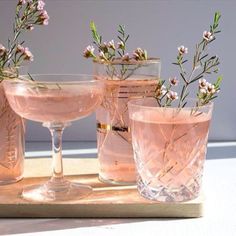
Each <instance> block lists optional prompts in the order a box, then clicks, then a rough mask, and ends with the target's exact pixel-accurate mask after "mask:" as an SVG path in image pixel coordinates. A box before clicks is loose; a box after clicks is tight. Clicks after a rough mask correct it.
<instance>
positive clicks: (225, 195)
mask: <svg viewBox="0 0 236 236" xmlns="http://www.w3.org/2000/svg"><path fill="white" fill-rule="evenodd" d="M34 145H36V144H30V145H28V151H32V150H33V149H34ZM92 145H94V144H92ZM67 146H68V147H70V148H71V150H77V149H75V148H74V147H73V145H72V146H71V144H67ZM80 146H81V145H80ZM82 146H83V147H85V148H86V150H88V149H87V148H88V147H87V146H89V145H88V144H82ZM90 146H91V145H90ZM221 146H222V147H215V145H214V144H213V145H210V148H209V151H208V160H207V161H206V164H205V172H204V192H205V195H206V202H205V216H204V217H202V218H197V219H147V218H146V219H0V235H11V234H14V235H40V236H41V235H42V236H43V235H85V236H90V235H93V236H96V235H102V236H106V235H117V236H118V235H119V236H120V235H135V236H138V235H142V236H143V235H148V236H152V235H155V236H169V235H170V236H174V235H181V236H184V235H191V236H195V235H196V236H205V235H207V236H218V235H219V236H231V235H232V236H235V235H236V147H235V143H233V144H231V145H225V146H224V145H221ZM38 147H43V145H42V146H40V145H38ZM42 150H43V149H39V150H38V153H39V151H42ZM82 150H83V148H82ZM222 150H223V151H222ZM77 152H80V151H78V150H77ZM92 152H94V149H92ZM67 153H68V155H71V153H70V152H69V150H68V152H67ZM85 153H86V151H85ZM233 153H234V154H235V155H234V156H233V155H232V154H233ZM31 154H32V153H31ZM41 154H42V153H41ZM44 154H45V155H46V153H44ZM82 154H83V151H82ZM223 154H224V155H223ZM219 155H221V157H224V159H221V158H220V156H219ZM234 157H235V158H234ZM104 210H105V209H104Z"/></svg>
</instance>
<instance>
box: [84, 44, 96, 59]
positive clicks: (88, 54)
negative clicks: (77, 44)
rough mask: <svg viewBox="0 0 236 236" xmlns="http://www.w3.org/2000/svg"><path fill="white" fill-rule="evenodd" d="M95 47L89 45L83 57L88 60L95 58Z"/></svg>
mask: <svg viewBox="0 0 236 236" xmlns="http://www.w3.org/2000/svg"><path fill="white" fill-rule="evenodd" d="M93 53H94V47H93V46H92V45H89V46H87V47H86V48H85V50H84V52H83V56H84V57H86V58H89V57H93V56H94V54H93Z"/></svg>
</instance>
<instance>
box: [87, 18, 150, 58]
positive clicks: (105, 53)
mask: <svg viewBox="0 0 236 236" xmlns="http://www.w3.org/2000/svg"><path fill="white" fill-rule="evenodd" d="M90 29H91V32H92V36H93V44H94V45H95V46H96V48H97V51H98V53H97V55H96V54H95V53H94V50H95V48H94V47H93V46H92V45H89V46H87V47H86V48H85V50H84V52H83V56H84V57H85V58H93V59H94V60H95V61H96V60H97V61H99V60H102V61H104V62H112V61H114V60H115V59H121V60H122V61H126V62H127V61H130V60H136V61H142V60H147V59H148V56H147V51H146V50H144V49H141V48H137V49H135V50H134V52H133V54H132V55H130V54H129V53H127V52H126V43H127V41H128V39H129V35H126V33H125V27H124V26H122V25H119V27H118V36H117V38H118V42H117V43H115V41H114V40H113V39H112V40H110V41H108V42H102V36H101V35H100V34H99V33H98V31H97V27H96V25H95V23H94V22H93V21H91V23H90Z"/></svg>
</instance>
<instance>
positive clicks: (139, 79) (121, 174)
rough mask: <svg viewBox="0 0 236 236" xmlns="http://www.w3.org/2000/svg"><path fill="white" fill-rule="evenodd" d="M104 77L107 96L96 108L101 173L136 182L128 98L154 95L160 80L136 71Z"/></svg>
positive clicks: (116, 180)
mask: <svg viewBox="0 0 236 236" xmlns="http://www.w3.org/2000/svg"><path fill="white" fill-rule="evenodd" d="M100 79H101V80H103V78H100ZM103 81H104V83H105V85H106V86H105V91H104V98H103V102H102V104H101V105H100V107H99V108H98V109H97V111H96V117H97V122H98V129H97V138H98V160H99V167H100V170H99V177H100V179H102V180H103V181H106V182H111V183H116V184H135V183H136V169H135V163H134V155H133V148H132V140H131V132H130V120H129V114H128V101H130V100H131V99H134V98H140V97H150V96H153V94H154V90H155V88H156V85H157V80H156V79H150V77H149V76H136V75H135V76H133V77H132V80H121V81H120V80H103Z"/></svg>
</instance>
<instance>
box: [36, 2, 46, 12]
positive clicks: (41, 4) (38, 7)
mask: <svg viewBox="0 0 236 236" xmlns="http://www.w3.org/2000/svg"><path fill="white" fill-rule="evenodd" d="M44 6H45V2H44V1H42V0H39V1H38V5H37V10H38V11H42V10H43V8H44Z"/></svg>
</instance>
